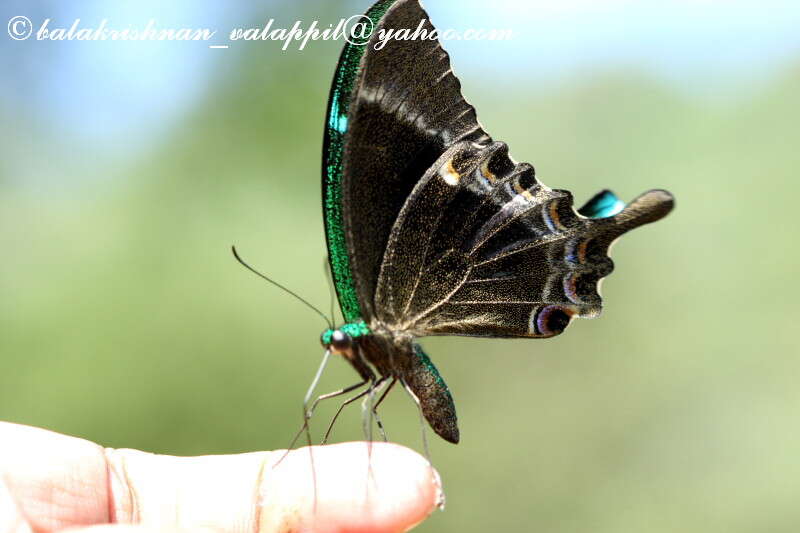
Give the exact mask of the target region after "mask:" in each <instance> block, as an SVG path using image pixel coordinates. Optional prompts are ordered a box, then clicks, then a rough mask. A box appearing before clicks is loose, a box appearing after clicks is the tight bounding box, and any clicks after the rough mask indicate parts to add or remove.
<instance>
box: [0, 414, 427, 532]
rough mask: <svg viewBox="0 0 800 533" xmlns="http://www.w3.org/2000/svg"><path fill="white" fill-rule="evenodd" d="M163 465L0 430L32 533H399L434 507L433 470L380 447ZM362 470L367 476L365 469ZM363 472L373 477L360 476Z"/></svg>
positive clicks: (31, 431) (23, 430)
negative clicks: (125, 529) (112, 528)
mask: <svg viewBox="0 0 800 533" xmlns="http://www.w3.org/2000/svg"><path fill="white" fill-rule="evenodd" d="M312 450H313V456H314V466H315V468H314V473H315V475H316V483H315V478H314V476H313V475H312V468H311V461H310V457H309V452H308V448H304V449H300V450H295V451H293V452H291V453H290V454H289V455H288V456H287V457H286V458H285V460H283V461H282V462H280V464H278V465H277V466H274V467H273V465H274V464H275V463H276V462H277V459H278V458H279V457H280V456H281V455H282V453H283V452H271V453H250V454H241V455H231V456H205V457H171V456H162V455H154V454H148V453H144V452H139V451H136V450H103V449H102V448H100V447H99V446H98V445H96V444H93V443H91V442H88V441H85V440H82V439H76V438H73V437H67V436H64V435H59V434H56V433H52V432H49V431H45V430H41V429H37V428H31V427H27V426H18V425H14V424H7V423H6V424H4V423H0V472H5V474H4V476H5V479H7V480H10V481H9V490H10V492H11V493H12V495H13V497H14V498H15V500H16V501H17V505H18V506H19V508H20V511H21V513H22V515H23V516H24V517H25V518H27V519H28V521H29V523H30V524H31V526H32V528H33V529H34V530H36V531H55V530H58V529H62V528H66V527H76V526H88V525H92V524H102V523H110V522H118V523H129V524H142V525H145V526H150V527H156V528H172V529H188V530H200V529H215V530H217V531H232V532H233V531H260V532H269V531H286V530H291V529H300V530H310V531H322V532H327V531H342V532H350V531H352V532H358V531H371V532H376V533H380V532H382V531H403V530H406V529H408V528H410V527H412V526H413V525H414V524H416V523H418V522H420V521H422V520H423V519H424V518H425V517H426V516H427V515H428V514H429V513H430V512H432V511H433V510H434V509H435V507H436V505H437V504H438V503H439V499H440V497H441V492H440V490H439V483H438V477H437V475H436V473H435V471H434V470H433V469H432V468H431V467H430V466H429V465H428V463H427V461H425V460H424V459H423V458H422V457H421V456H419V455H418V454H416V453H415V452H412V451H411V450H408V449H406V448H403V447H400V446H397V445H393V444H386V443H374V444H373V445H372V453H371V458H370V456H369V454H368V453H367V446H366V444H365V443H348V444H339V445H333V446H325V447H314V448H313V449H312ZM370 465H371V469H370ZM370 471H371V473H370Z"/></svg>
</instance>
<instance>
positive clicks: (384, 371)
mask: <svg viewBox="0 0 800 533" xmlns="http://www.w3.org/2000/svg"><path fill="white" fill-rule="evenodd" d="M321 341H322V345H323V346H324V347H325V349H327V350H330V351H331V352H332V353H334V354H337V355H341V356H342V357H343V358H344V359H346V360H347V361H348V362H349V363H350V364H351V365H352V366H353V368H354V369H355V370H356V372H358V374H359V375H360V376H361V377H362V379H364V380H365V381H370V382H372V383H374V382H375V381H376V379H378V377H382V378H387V379H396V380H398V381H400V382H401V384H402V385H403V386H404V387H406V389H407V390H408V391H409V392H410V393H412V394H413V395H414V397H415V398H416V400H417V401H418V402H419V406H420V408H421V409H422V414H423V415H424V416H425V418H426V419H427V420H428V422H429V423H430V425H431V427H432V428H433V430H434V431H435V432H436V433H437V434H438V435H440V436H441V437H442V438H444V439H445V440H448V441H450V442H453V443H456V442H458V440H459V431H458V425H457V419H456V411H455V404H454V403H453V398H452V396H451V395H450V391H449V389H448V387H447V384H446V383H445V382H444V379H443V378H442V376H441V375H440V374H439V371H438V370H437V369H436V367H435V366H434V364H433V362H432V361H431V360H430V358H429V357H428V355H427V354H426V353H425V352H424V351H423V350H422V347H421V346H420V345H419V344H417V343H416V342H414V338H413V336H411V335H410V334H408V333H403V332H398V331H396V330H391V329H389V328H386V327H384V326H383V325H381V324H380V323H377V322H376V323H373V324H371V327H370V326H367V324H366V323H365V322H364V321H361V320H359V321H355V322H349V323H347V324H344V325H343V326H341V327H339V328H338V329H327V330H325V331H323V332H322V335H321Z"/></svg>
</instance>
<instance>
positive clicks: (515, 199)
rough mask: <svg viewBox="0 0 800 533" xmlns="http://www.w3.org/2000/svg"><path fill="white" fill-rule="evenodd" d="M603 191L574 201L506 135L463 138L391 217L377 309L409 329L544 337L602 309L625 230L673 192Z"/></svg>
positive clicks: (667, 202) (646, 218) (667, 203)
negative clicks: (521, 157)
mask: <svg viewBox="0 0 800 533" xmlns="http://www.w3.org/2000/svg"><path fill="white" fill-rule="evenodd" d="M614 204H621V202H619V200H618V199H616V197H615V196H614V195H613V193H611V192H610V191H603V192H602V193H600V194H598V195H597V196H595V198H593V199H592V200H590V201H589V203H587V205H586V206H584V207H583V208H582V209H581V210H580V211H582V212H585V213H589V214H594V215H601V216H603V215H608V214H610V213H615V214H612V215H611V216H603V218H589V217H586V216H583V215H581V214H580V213H579V212H576V211H575V209H574V208H573V206H572V195H571V194H570V193H569V192H568V191H563V190H553V189H550V188H548V187H547V186H545V185H543V184H541V183H539V182H538V181H537V180H536V178H535V175H534V170H533V167H531V165H529V164H527V163H515V162H514V161H513V160H512V159H511V158H510V157H509V156H508V148H507V146H506V145H505V144H504V143H501V142H493V143H489V144H485V145H477V144H475V143H466V142H461V143H456V144H454V145H453V146H451V147H450V148H448V150H447V151H446V152H445V153H444V154H443V155H442V156H441V157H440V158H439V159H438V160H437V161H436V162H435V163H434V164H433V165H432V166H431V167H430V168H429V169H428V170H427V171H426V172H425V174H424V176H423V178H422V179H421V180H420V181H419V183H417V185H416V186H415V188H414V190H413V191H412V192H411V194H410V195H409V197H408V199H407V200H406V202H405V204H404V206H403V208H402V210H401V212H400V214H399V216H398V217H397V220H396V222H395V224H394V227H393V228H392V231H391V235H390V238H389V242H388V246H387V249H386V252H385V255H384V260H383V264H382V266H381V272H380V276H379V280H378V287H377V291H376V294H375V301H376V305H375V307H376V309H377V310H378V311H379V314H378V316H377V318H378V319H379V320H380V321H381V322H383V323H385V324H387V325H388V326H389V327H390V328H392V329H396V330H400V331H407V332H409V333H411V334H413V335H417V336H421V335H436V334H439V335H474V336H490V337H549V336H552V335H557V334H559V333H561V332H562V331H563V330H564V328H566V326H567V325H568V324H569V322H570V320H571V319H572V318H573V317H576V316H578V317H594V316H597V315H598V314H599V313H600V309H601V304H602V302H601V298H600V294H599V292H598V284H599V281H600V279H601V278H602V277H604V276H606V275H608V274H609V273H610V272H611V270H612V269H613V263H612V262H611V259H610V258H609V257H608V255H607V254H608V248H609V246H610V245H611V243H612V242H613V241H614V240H615V239H617V238H618V237H619V236H620V235H622V234H623V233H625V232H626V231H629V230H630V229H633V228H635V227H638V226H640V225H642V224H646V223H648V222H653V221H655V220H658V219H660V218H662V217H663V216H665V215H666V214H667V213H668V212H669V211H670V210H671V209H672V205H673V200H672V196H671V195H670V194H669V193H668V192H666V191H660V190H655V191H650V192H647V193H645V194H643V195H641V196H640V197H639V198H637V199H636V200H634V201H633V202H631V203H630V204H629V205H627V206H624V208H622V209H621V210H620V209H619V208H620V207H622V205H618V206H617V205H614Z"/></svg>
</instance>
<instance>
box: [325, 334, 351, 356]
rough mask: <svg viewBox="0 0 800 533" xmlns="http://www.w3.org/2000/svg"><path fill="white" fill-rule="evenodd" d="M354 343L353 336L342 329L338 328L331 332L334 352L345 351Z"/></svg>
mask: <svg viewBox="0 0 800 533" xmlns="http://www.w3.org/2000/svg"><path fill="white" fill-rule="evenodd" d="M352 344H353V338H352V337H351V336H350V335H348V334H347V333H345V332H343V331H342V330H339V329H337V330H336V331H334V332H333V334H331V343H330V347H331V349H332V350H333V351H334V352H338V353H341V352H345V351H347V350H349V349H350V346H351V345H352Z"/></svg>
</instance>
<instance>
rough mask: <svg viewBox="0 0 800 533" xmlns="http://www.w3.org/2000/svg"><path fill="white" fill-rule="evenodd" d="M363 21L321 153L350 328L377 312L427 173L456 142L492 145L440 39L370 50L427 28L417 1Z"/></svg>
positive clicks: (338, 79)
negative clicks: (389, 253) (388, 36)
mask: <svg viewBox="0 0 800 533" xmlns="http://www.w3.org/2000/svg"><path fill="white" fill-rule="evenodd" d="M365 16H366V17H367V18H369V19H370V21H371V22H372V23H373V24H374V31H373V32H372V34H371V37H370V38H369V39H368V41H367V42H366V43H363V44H362V43H358V44H348V45H346V46H345V48H344V50H343V52H342V55H341V58H340V60H339V65H338V67H337V71H336V74H335V76H334V81H333V86H332V88H331V95H330V100H329V108H328V118H327V121H326V128H325V140H324V148H323V206H324V207H323V208H324V219H325V229H326V236H327V241H328V249H329V257H330V262H331V271H332V272H333V276H334V284H335V286H336V290H337V295H338V297H339V304H340V306H341V308H342V313H343V315H344V317H345V320H347V321H348V322H351V321H354V320H357V319H358V318H364V319H366V320H369V319H370V318H371V317H372V316H374V314H375V312H376V310H375V309H374V295H375V290H376V287H377V284H378V276H379V273H380V268H381V262H382V261H383V256H384V250H385V249H386V245H387V242H388V240H389V234H390V233H391V231H392V227H393V225H394V224H395V221H396V220H397V217H398V215H399V213H400V211H401V209H402V208H403V205H404V204H405V203H406V201H407V199H408V197H409V195H410V194H411V191H412V190H413V189H414V187H415V186H416V185H417V182H418V181H419V180H420V178H421V177H422V176H423V175H424V174H425V171H426V170H427V169H428V168H429V167H431V165H433V164H434V162H435V161H437V159H439V158H440V156H441V155H442V154H443V153H444V152H445V151H446V150H447V148H448V147H450V146H452V145H453V144H454V143H459V142H461V141H468V142H473V143H481V144H486V143H489V142H490V141H491V139H490V138H489V136H488V135H487V134H486V133H485V132H484V131H483V130H482V129H481V127H480V125H479V124H478V122H477V119H476V117H475V110H474V109H473V107H472V106H471V105H469V104H468V103H467V102H466V101H465V100H464V98H463V97H462V96H461V91H460V84H459V81H458V79H456V77H455V76H454V75H453V74H452V72H451V70H450V61H449V57H448V55H447V53H446V52H445V51H444V50H443V49H442V47H441V46H440V45H439V43H438V41H437V40H430V39H411V40H391V41H390V42H388V43H387V44H386V46H385V47H383V48H381V49H376V47H375V45H376V44H377V43H378V38H379V36H380V35H381V32H382V31H385V30H392V31H394V32H399V31H402V30H407V31H409V32H413V31H414V30H417V28H418V27H419V28H420V29H421V30H425V31H427V32H428V34H430V32H432V31H433V29H434V28H433V26H431V24H430V23H429V22H428V15H427V14H426V13H425V11H424V10H423V9H422V8H421V6H420V5H419V2H418V1H417V0H396V1H380V2H378V3H376V4H375V5H374V6H373V7H372V8H371V9H370V10H369V11H368V12H367V13H366V15H365Z"/></svg>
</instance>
